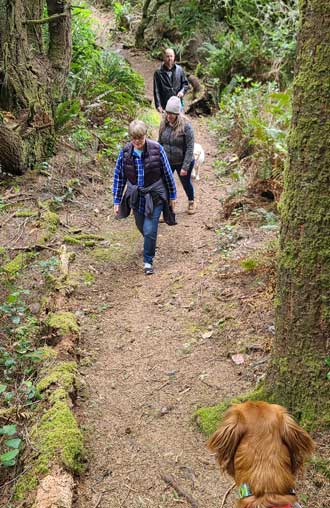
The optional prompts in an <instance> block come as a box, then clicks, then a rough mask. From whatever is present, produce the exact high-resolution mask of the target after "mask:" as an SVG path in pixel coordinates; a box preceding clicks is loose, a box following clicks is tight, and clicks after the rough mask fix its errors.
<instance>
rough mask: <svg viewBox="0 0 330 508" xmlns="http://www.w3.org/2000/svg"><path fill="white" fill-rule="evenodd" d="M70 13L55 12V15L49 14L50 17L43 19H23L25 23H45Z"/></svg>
mask: <svg viewBox="0 0 330 508" xmlns="http://www.w3.org/2000/svg"><path fill="white" fill-rule="evenodd" d="M67 15H68V14H67V13H66V12H60V13H59V14H53V16H49V17H48V18H42V19H27V20H26V21H23V24H24V25H44V24H45V23H51V22H52V21H55V20H56V19H58V18H65V17H66V16H67Z"/></svg>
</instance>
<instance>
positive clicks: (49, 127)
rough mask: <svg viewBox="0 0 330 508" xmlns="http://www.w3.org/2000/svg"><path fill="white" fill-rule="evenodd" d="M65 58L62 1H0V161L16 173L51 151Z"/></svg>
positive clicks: (66, 22) (67, 20) (67, 45)
mask: <svg viewBox="0 0 330 508" xmlns="http://www.w3.org/2000/svg"><path fill="white" fill-rule="evenodd" d="M70 59H71V12H70V6H69V2H68V1H67V0H0V108H1V110H3V111H4V112H5V113H4V114H3V115H2V117H1V119H0V165H1V168H2V170H3V171H6V172H9V173H13V174H20V173H21V172H22V171H23V170H24V169H25V168H26V167H27V166H29V165H30V164H33V163H34V162H35V161H38V160H42V159H43V158H44V157H45V156H46V155H48V154H49V153H50V152H51V149H52V147H53V142H54V122H53V116H54V109H55V106H56V104H57V102H58V101H59V100H60V98H61V94H62V90H63V87H64V84H65V81H66V77H67V75H68V71H69V66H70Z"/></svg>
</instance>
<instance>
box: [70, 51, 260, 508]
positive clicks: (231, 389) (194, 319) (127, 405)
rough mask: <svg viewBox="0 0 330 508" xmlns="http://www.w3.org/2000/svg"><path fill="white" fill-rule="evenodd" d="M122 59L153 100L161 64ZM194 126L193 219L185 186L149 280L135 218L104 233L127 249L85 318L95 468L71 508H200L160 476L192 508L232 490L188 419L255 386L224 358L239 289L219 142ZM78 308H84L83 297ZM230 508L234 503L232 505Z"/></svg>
mask: <svg viewBox="0 0 330 508" xmlns="http://www.w3.org/2000/svg"><path fill="white" fill-rule="evenodd" d="M122 53H123V54H124V56H125V57H126V58H127V59H128V60H129V62H130V63H131V65H132V66H133V68H134V69H135V70H137V71H138V72H140V73H141V74H142V75H143V77H144V79H145V82H146V94H147V96H149V97H150V94H151V93H152V78H153V71H154V69H155V68H156V67H157V66H158V65H159V64H158V62H155V61H152V60H150V59H148V58H147V56H146V55H145V54H144V53H142V52H138V51H135V50H134V51H123V52H122ZM192 123H193V126H194V129H195V134H196V141H197V142H199V143H201V144H202V145H203V147H204V150H205V152H206V163H205V165H204V167H203V169H202V174H201V180H200V181H199V182H198V183H197V184H195V189H196V196H197V212H196V214H195V215H194V216H189V215H187V213H186V208H187V200H186V197H185V195H184V193H183V190H182V187H181V185H180V183H179V182H178V190H179V197H178V203H177V210H176V211H177V217H178V225H177V226H175V227H168V226H166V225H165V224H160V230H159V237H158V250H157V255H156V259H155V274H154V275H153V276H149V277H146V276H145V275H144V274H143V271H142V253H141V248H142V241H141V238H136V235H135V226H134V224H133V221H132V220H131V219H129V220H127V221H115V220H114V218H113V217H112V215H111V216H110V217H108V223H106V221H105V224H104V229H105V230H106V229H109V226H110V229H111V232H112V233H113V235H114V237H115V238H116V239H117V241H118V245H121V246H122V245H123V244H125V241H126V242H127V238H131V244H130V245H127V247H126V249H127V252H126V253H125V255H123V256H122V257H120V259H117V261H116V262H115V263H114V262H109V263H104V269H103V270H101V273H102V276H101V277H97V282H96V284H95V285H94V286H93V290H92V291H93V296H92V301H93V302H97V304H98V305H99V306H101V307H102V305H103V309H104V310H103V312H102V318H99V319H98V320H97V321H96V320H95V316H93V315H91V314H88V313H86V315H85V316H84V317H83V318H82V341H81V348H82V350H83V354H84V357H85V358H84V362H82V369H81V370H82V376H83V378H84V379H85V382H86V385H87V388H88V397H87V399H86V400H84V399H81V398H78V400H77V408H78V409H77V413H78V416H79V419H80V421H81V423H82V426H83V427H84V428H85V429H86V431H87V448H88V462H89V469H88V470H87V471H86V473H85V474H84V475H83V477H82V479H81V481H80V484H79V485H78V491H77V499H76V503H75V507H76V508H93V507H94V506H98V508H108V507H111V508H122V507H130V508H135V507H150V508H151V507H152V508H156V507H159V508H170V507H171V508H173V507H177V506H178V504H182V505H183V506H191V505H193V504H194V503H193V502H191V501H189V500H188V499H187V497H180V498H179V497H178V495H177V494H176V492H175V491H174V490H173V489H172V488H171V487H169V485H167V484H166V482H165V481H164V479H163V478H162V476H163V475H171V476H172V477H173V478H174V479H175V481H176V482H177V484H178V485H179V486H180V488H181V489H182V490H183V491H184V492H185V493H186V494H187V495H188V496H191V498H193V499H194V500H195V501H196V503H197V504H196V506H197V505H198V506H199V507H207V508H216V507H217V508H218V507H219V502H220V500H221V498H222V496H223V495H224V493H225V491H226V490H227V488H228V486H229V485H230V483H231V480H229V479H228V478H225V477H220V475H219V472H218V468H217V466H216V465H215V462H214V459H213V457H212V456H211V455H210V454H209V452H208V450H207V449H206V447H205V442H206V438H205V436H203V435H202V434H201V433H200V432H199V431H198V430H197V427H196V425H195V423H194V422H193V415H194V412H195V410H196V409H198V408H199V407H202V406H208V405H213V404H216V403H219V402H221V401H222V400H224V399H225V398H227V397H230V396H233V395H235V394H237V393H240V392H242V391H244V390H246V388H249V387H250V386H251V383H250V380H249V379H248V378H247V377H246V376H244V374H243V375H242V372H241V370H240V369H238V368H237V367H235V366H234V364H233V362H232V361H231V360H230V358H228V347H229V346H228V344H230V343H231V340H233V339H234V337H235V335H237V326H236V330H235V326H231V325H229V326H227V327H224V326H223V325H224V322H225V321H226V320H227V318H228V322H230V323H231V322H233V321H231V320H232V319H234V318H235V313H236V309H235V308H234V307H235V305H234V304H233V303H232V299H233V298H234V297H235V295H234V293H235V289H233V288H230V287H228V285H227V280H226V279H225V278H224V277H223V272H228V270H229V265H228V264H225V263H224V261H223V258H221V256H220V254H219V251H218V249H217V242H218V239H217V235H216V234H215V228H216V227H218V225H219V221H220V218H219V217H220V209H221V205H220V197H221V195H223V194H224V192H223V190H222V189H221V187H220V184H219V180H217V178H216V177H215V174H214V171H213V170H212V163H213V162H214V160H215V159H216V153H217V146H216V145H217V144H216V140H215V138H214V136H213V134H212V133H211V132H210V131H209V129H208V127H207V122H206V120H205V119H192ZM123 238H126V240H121V239H123ZM118 239H119V240H118ZM222 265H223V266H222ZM98 270H99V273H100V268H98ZM232 284H233V285H234V286H235V285H236V286H237V281H236V280H233V281H232ZM78 299H80V300H82V301H83V302H84V305H86V304H87V303H86V299H85V296H84V295H83V294H81V295H80V298H79V295H78ZM91 303H92V302H91ZM228 313H230V314H231V315H229V317H228ZM226 506H227V507H232V506H234V504H233V497H230V498H229V500H228V501H227V505H226Z"/></svg>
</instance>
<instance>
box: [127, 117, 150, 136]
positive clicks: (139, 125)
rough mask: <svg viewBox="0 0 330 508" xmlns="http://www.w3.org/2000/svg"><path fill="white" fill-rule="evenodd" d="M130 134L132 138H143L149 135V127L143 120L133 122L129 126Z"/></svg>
mask: <svg viewBox="0 0 330 508" xmlns="http://www.w3.org/2000/svg"><path fill="white" fill-rule="evenodd" d="M128 134H129V135H130V137H131V138H143V137H144V136H145V135H146V134H147V126H146V124H145V123H144V122H142V120H133V122H131V123H130V124H129V127H128Z"/></svg>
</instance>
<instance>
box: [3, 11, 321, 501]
mask: <svg viewBox="0 0 330 508" xmlns="http://www.w3.org/2000/svg"><path fill="white" fill-rule="evenodd" d="M103 21H104V22H106V18H104V19H103ZM103 33H104V34H106V33H107V29H106V26H105V27H104V32H103ZM121 53H122V54H123V56H124V57H125V58H127V60H128V61H129V62H130V63H131V65H132V67H133V68H134V69H135V70H136V71H138V72H139V73H140V74H142V76H143V77H144V79H145V83H146V96H147V97H149V98H151V97H152V77H153V72H154V70H155V68H156V67H158V65H159V62H155V61H154V60H151V59H149V58H148V56H147V55H146V54H145V53H143V52H140V51H136V50H121ZM191 121H192V124H193V127H194V130H195V136H196V141H197V142H198V143H201V144H202V146H203V148H204V150H205V153H206V161H205V165H204V166H203V168H202V171H201V179H200V181H198V182H195V190H196V202H197V210H196V214H195V215H193V216H190V215H188V214H187V212H186V209H187V199H186V197H185V195H184V193H183V190H182V187H181V186H180V183H179V182H177V183H178V191H179V195H178V201H177V209H176V212H177V219H178V224H177V225H176V226H175V227H168V226H167V225H166V224H160V228H159V235H158V249H157V254H156V258H155V273H154V275H152V276H148V277H146V276H145V275H144V273H143V260H142V238H141V237H140V236H139V234H138V232H137V231H136V228H135V225H134V221H133V220H132V218H129V219H127V220H125V221H118V220H116V219H115V218H114V215H113V213H112V206H111V198H110V192H109V187H110V185H111V175H110V176H109V171H108V168H106V171H105V170H104V168H102V167H101V166H98V165H97V164H94V163H92V162H86V161H85V160H84V158H83V157H82V156H81V154H79V153H76V152H75V151H72V150H71V151H70V150H69V151H68V150H66V148H65V146H63V145H62V146H61V145H60V146H59V152H58V155H57V156H56V157H54V159H53V160H52V161H51V163H50V166H51V169H52V172H51V176H47V174H46V175H45V174H42V173H41V174H33V173H29V174H28V175H27V176H26V177H24V179H22V180H21V183H20V186H21V187H20V193H21V194H22V195H23V196H25V205H27V206H28V205H29V204H31V205H32V204H33V203H35V202H36V201H37V200H38V199H39V200H40V199H48V198H50V197H54V194H58V195H61V193H63V181H64V180H66V179H68V178H71V179H72V178H78V179H79V181H80V185H79V187H78V188H77V191H76V193H75V194H74V196H73V197H72V196H71V198H70V200H69V201H68V202H67V203H65V206H63V207H62V208H60V210H59V211H58V214H59V217H60V224H59V227H58V230H57V232H56V236H55V240H54V241H53V243H52V247H56V245H60V244H61V243H62V241H63V237H64V236H65V235H66V234H67V232H68V230H70V231H76V232H79V231H83V232H90V233H94V234H97V235H100V237H103V238H104V240H103V241H100V243H99V245H98V246H96V247H86V246H83V245H79V244H73V245H70V250H71V251H74V252H75V259H74V260H72V262H71V263H70V277H71V280H73V279H74V280H75V284H74V288H75V289H74V291H73V292H72V294H70V296H69V297H67V298H66V299H65V300H63V302H62V309H63V310H70V311H71V312H74V313H75V315H76V316H77V317H78V319H79V323H80V328H81V337H80V342H79V347H78V348H76V350H75V351H74V355H75V356H78V358H79V360H80V373H81V387H80V389H79V390H78V394H77V398H76V400H75V412H76V415H77V417H78V420H79V422H80V425H81V427H82V428H83V430H84V432H85V438H86V449H87V468H86V471H85V472H84V473H83V474H82V476H81V478H80V479H79V480H77V489H76V496H75V502H74V506H75V508H108V507H111V508H126V507H130V508H137V507H141V508H142V507H148V508H173V507H177V506H178V505H183V506H199V507H207V508H216V507H217V508H219V505H220V503H221V499H222V497H223V496H224V494H225V492H226V491H227V489H228V488H229V487H230V485H231V484H232V480H231V479H229V478H226V477H224V476H223V475H220V474H219V471H218V467H217V466H216V464H215V461H214V458H213V457H212V455H210V453H209V452H208V450H207V448H206V437H205V436H204V435H203V434H201V432H200V431H199V430H198V426H197V424H196V422H195V420H194V414H195V412H196V410H197V409H198V408H200V407H204V406H211V405H215V404H218V403H220V402H222V401H224V400H225V399H228V398H232V397H234V396H237V395H239V394H242V393H244V392H246V391H248V390H250V389H253V388H254V387H255V386H256V383H257V381H258V380H260V379H262V377H263V376H264V374H265V371H266V368H267V361H268V358H269V352H270V348H271V342H272V338H273V334H274V315H273V307H272V301H273V295H274V260H273V254H274V247H273V242H274V239H275V238H276V234H277V232H276V230H274V229H272V228H267V227H264V225H263V223H262V221H260V216H259V218H258V219H256V213H251V212H246V213H245V212H244V210H243V211H241V213H240V214H239V215H237V216H236V218H235V219H234V218H232V219H231V220H225V219H224V214H223V206H222V203H223V200H224V199H225V198H226V197H227V196H228V195H229V193H230V192H231V191H232V190H233V188H234V187H235V185H236V183H235V182H234V181H233V180H232V179H230V178H228V177H223V178H218V177H217V176H216V172H215V171H214V168H213V165H214V163H215V161H216V160H218V159H219V158H220V157H221V158H222V159H223V160H226V161H230V160H231V159H232V158H233V155H234V154H232V153H225V154H219V151H218V143H217V139H216V137H215V135H214V134H213V133H212V131H211V130H210V128H209V122H208V119H207V118H191ZM153 135H154V136H156V132H154V133H153ZM110 173H111V172H110ZM8 192H9V191H8ZM268 204H269V203H268V202H266V201H265V202H264V203H263V205H262V206H264V207H265V209H266V208H267V206H268ZM259 205H260V203H259ZM260 206H261V205H260ZM34 220H35V219H34V218H33V217H31V218H28V219H26V218H22V217H21V218H19V217H13V215H11V221H7V220H6V219H5V221H4V222H3V228H2V229H1V230H0V231H1V235H3V238H1V240H3V241H4V245H7V246H11V248H19V246H24V245H27V243H28V242H31V243H38V238H39V236H40V229H38V227H36V226H35V224H34ZM54 242H55V243H54ZM43 252H45V251H43ZM244 260H250V261H251V260H252V261H253V262H250V263H249V262H246V263H245V264H244V262H243V263H242V261H244ZM29 270H30V271H27V272H26V275H25V277H26V279H28V278H29V280H34V277H36V275H34V272H33V267H31V268H30V269H29ZM41 285H42V283H41V282H40V281H39V282H38V280H37V278H36V279H35V286H36V287H37V286H38V287H37V289H36V291H37V290H38V288H39V289H40V287H41ZM23 286H24V284H23ZM34 310H35V312H38V309H34ZM169 476H170V477H172V479H173V480H174V481H175V483H176V485H177V486H179V488H180V490H181V492H182V493H183V495H182V496H179V495H178V493H177V491H176V490H175V489H173V488H172V487H171V486H170V485H169V484H168V481H167V479H168V477H169ZM298 486H299V489H301V490H302V491H303V492H305V493H306V499H305V503H304V504H305V506H306V508H312V507H313V508H325V507H328V506H329V499H330V493H329V486H327V484H326V482H325V481H324V478H323V476H321V475H320V474H319V473H317V472H316V471H314V469H313V468H310V470H309V474H308V477H307V479H305V480H300V481H299V485H298ZM234 503H235V493H234V492H231V493H230V495H229V497H228V499H227V501H226V506H227V507H229V508H232V507H234Z"/></svg>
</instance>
